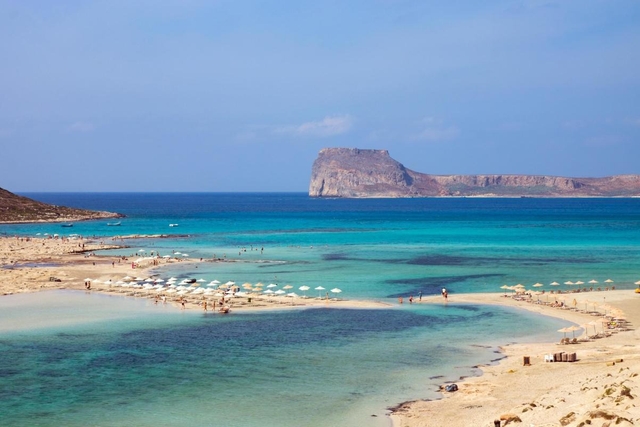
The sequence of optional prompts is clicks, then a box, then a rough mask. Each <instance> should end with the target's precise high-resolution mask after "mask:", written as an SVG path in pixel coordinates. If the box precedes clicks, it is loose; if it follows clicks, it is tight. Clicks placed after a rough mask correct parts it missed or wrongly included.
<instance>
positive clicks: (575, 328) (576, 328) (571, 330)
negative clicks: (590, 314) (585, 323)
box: [567, 325, 582, 338]
mask: <svg viewBox="0 0 640 427" xmlns="http://www.w3.org/2000/svg"><path fill="white" fill-rule="evenodd" d="M581 329H582V328H581V327H580V326H576V325H573V326H569V327H568V328H567V332H571V333H572V334H573V338H575V337H576V331H579V330H581Z"/></svg>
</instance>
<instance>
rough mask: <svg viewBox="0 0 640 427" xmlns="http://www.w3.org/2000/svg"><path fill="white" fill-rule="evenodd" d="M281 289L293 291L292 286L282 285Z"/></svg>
mask: <svg viewBox="0 0 640 427" xmlns="http://www.w3.org/2000/svg"><path fill="white" fill-rule="evenodd" d="M282 289H293V286H291V285H284V286H283V287H282Z"/></svg>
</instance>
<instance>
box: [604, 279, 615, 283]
mask: <svg viewBox="0 0 640 427" xmlns="http://www.w3.org/2000/svg"><path fill="white" fill-rule="evenodd" d="M604 283H613V280H611V279H607V280H605V281H604Z"/></svg>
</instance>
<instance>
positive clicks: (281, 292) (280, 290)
mask: <svg viewBox="0 0 640 427" xmlns="http://www.w3.org/2000/svg"><path fill="white" fill-rule="evenodd" d="M286 293H287V292H286V291H283V290H282V289H278V290H277V291H275V292H274V294H276V295H282V294H286Z"/></svg>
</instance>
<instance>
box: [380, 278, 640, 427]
mask: <svg viewBox="0 0 640 427" xmlns="http://www.w3.org/2000/svg"><path fill="white" fill-rule="evenodd" d="M558 297H559V298H564V299H565V300H566V302H567V303H568V304H569V306H570V307H571V306H572V304H573V299H575V300H576V303H577V305H576V307H577V308H578V310H572V309H569V308H556V307H549V306H546V305H540V304H535V302H534V303H531V302H523V301H515V300H514V299H512V298H510V297H504V296H501V295H500V294H465V295H452V296H450V297H449V300H450V301H449V303H477V304H497V305H505V306H514V307H519V308H522V309H525V310H530V311H534V312H537V313H540V314H543V315H548V316H554V317H558V318H562V319H565V320H568V321H570V322H573V323H576V324H578V325H581V324H585V323H589V322H593V321H594V320H595V319H599V318H600V317H599V316H596V315H592V314H588V313H584V312H582V311H581V309H582V308H584V307H587V308H588V309H589V310H591V309H593V307H594V304H593V303H586V301H597V303H596V304H595V306H596V309H597V310H600V311H601V312H602V311H604V310H605V308H608V309H609V310H611V309H612V308H617V309H618V310H621V311H622V312H624V317H626V319H627V320H628V322H629V329H630V330H628V331H616V330H614V329H604V331H606V332H607V333H608V334H610V336H608V337H606V338H597V339H588V338H587V336H586V335H582V336H580V335H576V337H578V339H579V340H578V341H579V343H577V344H560V340H561V339H562V338H563V334H562V333H558V340H557V342H553V343H536V344H515V345H508V346H504V347H502V351H503V353H504V355H505V356H507V357H506V358H505V359H503V360H502V361H500V362H499V363H498V364H496V365H492V366H484V367H482V371H483V373H482V375H481V376H479V377H471V378H466V379H464V380H463V381H456V384H457V385H458V387H459V390H458V391H457V392H451V393H447V392H445V393H444V397H443V399H441V400H434V401H415V402H409V403H406V404H404V405H402V406H401V407H399V408H398V409H397V410H396V411H395V413H394V414H393V415H392V419H393V422H394V427H424V426H438V427H440V426H452V427H453V426H494V425H497V424H494V421H496V420H500V418H501V417H502V421H501V424H500V425H502V426H504V425H524V426H538V427H542V426H603V427H605V426H630V425H637V424H638V423H639V422H640V407H638V403H637V397H638V392H639V391H640V389H639V388H638V386H639V379H638V375H639V374H640V335H639V333H638V331H636V330H634V328H635V325H638V322H640V312H639V311H638V309H637V308H638V305H639V302H638V300H640V295H639V294H636V293H634V291H632V290H616V291H608V292H607V291H601V292H597V291H594V292H586V293H570V294H563V295H559V296H558ZM536 299H537V298H536V297H535V296H534V301H535V300H536ZM541 299H542V300H544V299H545V297H544V296H542V297H541ZM424 301H425V299H423V302H424ZM605 301H606V304H607V307H603V305H604V304H605ZM427 303H437V304H442V303H443V302H442V298H441V297H434V298H428V299H427ZM616 313H618V315H619V316H620V317H622V314H620V312H616ZM603 314H604V313H603ZM588 330H589V331H590V332H589V335H594V334H595V332H596V331H598V332H601V331H603V328H602V327H596V330H594V329H593V327H592V326H591V327H589V329H588ZM583 332H584V331H578V334H582V333H583ZM567 336H568V337H571V336H572V334H571V333H568V334H567ZM581 339H582V340H585V341H582V340H581ZM559 352H565V353H576V355H577V358H578V361H576V362H573V363H569V362H555V363H551V362H545V355H552V354H554V353H559ZM525 356H526V357H528V358H530V363H531V364H530V366H524V363H523V362H524V357H525ZM516 417H517V418H516ZM507 419H512V420H513V421H510V422H507ZM518 419H519V420H520V421H517V420H518Z"/></svg>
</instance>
